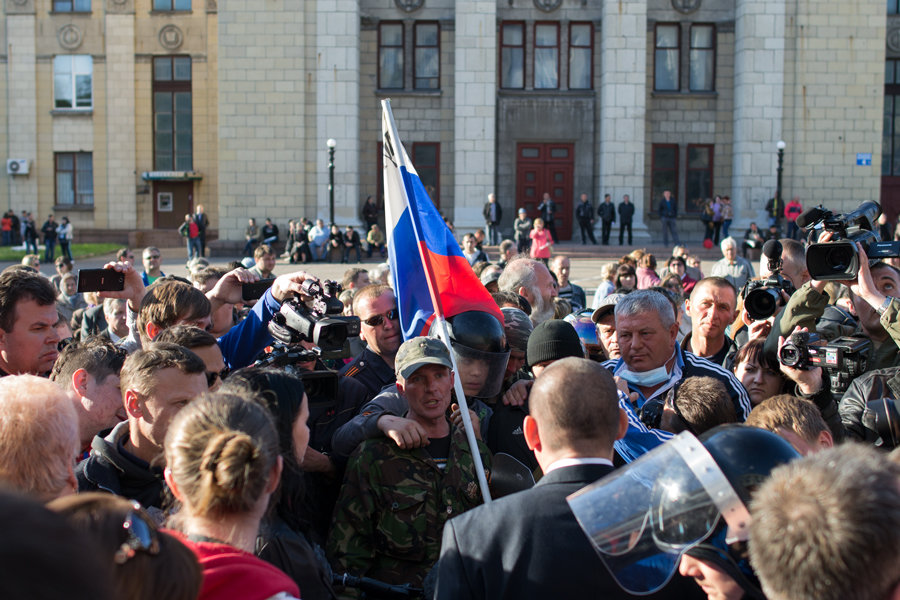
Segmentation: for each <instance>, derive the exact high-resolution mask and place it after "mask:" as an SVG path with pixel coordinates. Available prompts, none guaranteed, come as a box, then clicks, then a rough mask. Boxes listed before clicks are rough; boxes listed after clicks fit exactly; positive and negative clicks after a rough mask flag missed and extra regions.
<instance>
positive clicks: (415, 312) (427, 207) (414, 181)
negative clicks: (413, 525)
mask: <svg viewBox="0 0 900 600" xmlns="http://www.w3.org/2000/svg"><path fill="white" fill-rule="evenodd" d="M381 105H382V120H381V130H382V135H383V140H384V143H383V148H384V159H383V164H384V196H385V225H386V229H387V235H388V251H389V253H390V262H391V266H392V268H391V276H392V277H393V280H394V291H395V293H396V296H397V305H398V308H399V311H400V329H401V331H402V332H403V339H405V340H408V339H410V338H412V337H415V336H417V335H422V334H424V333H426V332H427V331H428V329H429V327H432V326H433V328H434V331H435V332H436V333H437V335H438V336H439V337H440V338H441V339H442V340H443V341H444V343H445V344H446V345H447V347H448V348H449V347H450V332H449V330H448V328H447V319H449V318H452V317H454V316H456V315H459V314H461V313H464V312H468V311H476V312H485V313H490V314H491V315H493V316H494V317H495V318H496V319H497V321H498V322H499V324H500V325H501V330H502V324H503V313H501V312H500V309H499V307H498V306H497V305H496V304H495V303H494V301H493V298H491V296H490V294H489V293H488V291H487V290H486V289H485V287H484V286H483V285H482V284H481V281H480V280H479V279H478V277H476V276H475V273H474V272H473V271H472V268H471V267H470V266H469V263H468V262H467V261H466V259H465V257H464V256H463V253H462V250H461V249H460V247H459V244H458V243H457V242H456V239H455V238H454V237H453V234H452V233H451V232H450V230H449V229H448V228H447V226H446V224H445V223H444V221H443V219H442V218H441V215H440V213H438V211H437V209H436V208H435V206H434V204H433V203H432V202H431V199H430V198H429V197H428V193H427V192H426V191H425V186H424V185H422V181H421V179H419V175H418V173H416V170H415V167H413V165H412V162H411V161H410V160H409V156H408V155H407V154H406V150H405V149H404V148H403V145H402V144H401V143H400V138H399V136H398V135H397V128H396V126H395V124H394V117H393V114H392V112H391V105H390V100H382V101H381ZM432 321H433V322H434V323H433V325H432ZM503 345H504V346H505V339H504V340H503ZM492 354H503V353H492ZM505 354H506V358H507V359H508V357H509V352H508V350H506V351H505ZM450 356H451V360H452V362H453V367H454V369H453V370H454V371H455V372H457V373H459V370H458V368H457V362H456V360H455V357H454V354H453V353H451V355H450ZM460 358H461V359H464V357H462V356H460ZM497 358H498V360H497V361H496V362H497V363H499V362H500V358H499V357H497ZM502 362H503V364H502V365H499V372H500V381H501V382H502V376H503V373H504V372H505V370H506V362H505V360H504V361H502ZM496 366H498V365H491V366H490V369H491V370H493V368H495V367H496ZM484 378H485V380H486V381H487V380H490V379H491V373H488V374H486V375H485V376H484ZM462 379H463V377H461V376H460V377H457V378H456V379H455V382H454V387H455V390H456V398H457V400H458V401H459V404H460V408H461V410H460V414H461V415H462V422H463V426H464V427H465V431H466V437H467V439H468V441H469V446H470V449H472V450H473V451H472V455H473V458H474V459H475V470H476V472H477V474H478V484H479V485H478V487H479V488H480V491H481V494H482V497H483V498H484V500H485V501H486V502H487V501H490V494H489V492H488V489H487V478H486V477H485V474H484V468H483V467H482V465H481V460H480V455H479V453H478V452H477V451H475V448H477V442H476V439H475V434H474V431H473V428H472V423H471V421H470V418H469V410H468V404H467V403H466V393H465V392H464V390H463V385H462V381H461V380H462ZM471 385H472V387H473V388H474V381H473V382H471ZM498 391H499V390H498ZM479 393H482V392H479Z"/></svg>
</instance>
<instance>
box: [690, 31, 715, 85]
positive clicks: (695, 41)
mask: <svg viewBox="0 0 900 600" xmlns="http://www.w3.org/2000/svg"><path fill="white" fill-rule="evenodd" d="M690 58H691V67H690V82H689V89H690V90H691V91H692V92H711V91H713V90H715V89H716V86H715V75H716V27H715V25H691V50H690Z"/></svg>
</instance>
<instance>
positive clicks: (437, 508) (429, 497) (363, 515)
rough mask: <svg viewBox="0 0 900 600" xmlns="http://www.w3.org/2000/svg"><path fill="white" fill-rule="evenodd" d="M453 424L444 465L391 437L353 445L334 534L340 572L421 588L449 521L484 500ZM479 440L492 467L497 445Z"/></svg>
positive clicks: (331, 550)
mask: <svg viewBox="0 0 900 600" xmlns="http://www.w3.org/2000/svg"><path fill="white" fill-rule="evenodd" d="M451 429H452V432H451V444H450V455H449V457H448V460H447V466H446V469H445V470H444V471H441V470H440V469H439V468H438V466H437V464H436V463H435V461H434V460H433V459H432V458H431V457H430V456H429V455H428V453H427V452H426V451H425V449H423V448H415V449H411V450H402V449H400V448H398V447H397V445H396V444H395V443H394V442H393V441H392V440H390V439H387V438H378V439H371V440H367V441H365V442H364V443H362V444H360V446H359V447H358V448H357V449H356V450H355V451H354V453H353V454H352V455H351V457H350V462H349V463H348V465H347V471H346V474H345V477H344V485H343V487H342V488H341V494H340V497H339V498H338V502H337V506H336V507H335V511H334V520H333V528H332V531H331V535H330V537H329V540H328V554H329V558H330V559H331V563H332V566H333V567H334V568H335V570H336V572H338V573H343V572H348V573H351V574H353V575H357V576H363V575H365V576H366V577H373V578H375V579H378V580H381V581H385V582H388V583H394V584H403V583H411V584H413V585H415V586H419V587H421V585H422V581H423V579H424V577H425V575H426V574H427V573H428V570H429V569H430V568H431V567H432V565H434V563H435V562H437V559H438V556H439V554H440V546H441V535H442V532H443V529H444V523H445V522H446V521H447V520H448V519H450V518H452V517H454V516H456V515H458V514H460V513H462V512H465V511H466V510H468V509H470V508H473V507H475V506H477V505H479V504H481V502H482V500H481V491H480V490H479V488H478V483H477V477H476V475H475V467H474V461H473V458H472V453H471V452H470V450H469V444H468V442H467V441H466V436H465V433H464V432H463V431H462V429H457V428H455V427H452V428H451ZM478 446H479V451H480V453H481V457H482V461H483V462H484V468H485V470H488V469H490V464H491V463H490V458H491V455H490V452H489V450H488V449H487V446H486V445H484V444H483V443H482V442H481V441H479V442H478Z"/></svg>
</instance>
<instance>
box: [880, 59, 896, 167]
mask: <svg viewBox="0 0 900 600" xmlns="http://www.w3.org/2000/svg"><path fill="white" fill-rule="evenodd" d="M882 131H883V136H884V137H883V139H882V144H881V153H882V155H881V174H882V175H887V176H894V177H898V176H900V60H898V59H888V60H887V61H886V62H885V69H884V127H883V130H882Z"/></svg>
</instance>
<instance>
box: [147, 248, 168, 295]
mask: <svg viewBox="0 0 900 600" xmlns="http://www.w3.org/2000/svg"><path fill="white" fill-rule="evenodd" d="M141 259H142V261H143V263H144V272H143V273H141V279H143V280H144V287H147V286H149V285H150V284H151V283H153V282H154V281H156V280H157V279H159V278H160V277H165V276H166V274H165V273H163V272H162V268H161V267H162V255H161V254H160V253H159V248H157V247H156V246H147V247H146V248H144V252H143V254H142V255H141Z"/></svg>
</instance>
